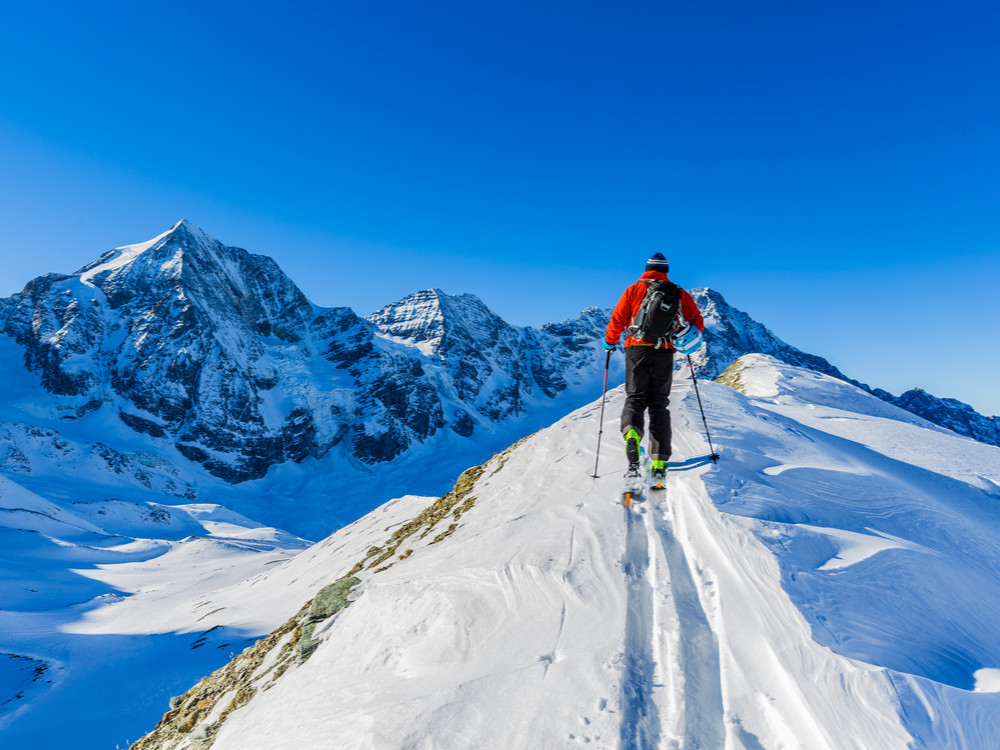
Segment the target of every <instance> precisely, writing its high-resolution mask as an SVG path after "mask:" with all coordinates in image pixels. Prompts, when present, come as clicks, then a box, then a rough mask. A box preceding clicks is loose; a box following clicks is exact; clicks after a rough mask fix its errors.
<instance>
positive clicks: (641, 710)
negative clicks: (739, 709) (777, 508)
mask: <svg viewBox="0 0 1000 750" xmlns="http://www.w3.org/2000/svg"><path fill="white" fill-rule="evenodd" d="M671 484H672V485H673V486H672V489H673V490H674V492H677V491H678V490H679V485H678V484H677V482H672V483H671ZM670 515H671V511H670V504H669V500H668V499H667V496H666V495H665V494H664V495H663V496H662V497H658V496H657V495H656V494H653V493H650V495H649V497H648V499H647V501H646V502H645V503H643V504H642V505H639V506H636V507H635V508H634V509H632V510H626V511H625V524H626V542H625V554H624V557H623V568H624V572H625V577H626V582H627V587H628V588H627V596H626V602H627V610H626V615H625V637H624V675H623V679H622V694H621V705H622V724H621V733H620V738H621V747H622V748H623V750H633V749H634V750H652V749H653V748H657V747H660V746H661V743H662V742H663V737H662V734H663V727H662V725H661V718H660V715H661V713H663V711H664V707H663V706H661V705H660V703H662V701H660V700H658V699H657V695H658V690H662V689H663V688H665V687H666V685H665V683H666V682H667V681H668V680H669V679H670V671H671V670H670V666H669V665H668V664H665V663H662V660H663V658H664V657H663V656H662V654H663V653H664V652H665V651H666V650H668V649H669V647H670V645H674V648H675V649H676V651H677V654H676V661H677V666H678V669H679V673H680V674H679V676H680V678H681V679H682V680H683V685H682V686H681V688H682V690H681V692H682V694H683V702H682V705H681V706H678V707H677V708H678V712H679V713H678V719H679V727H678V729H679V731H680V747H683V748H698V749H699V750H722V749H723V748H724V747H725V742H726V729H725V721H724V719H725V716H724V709H723V702H722V669H721V664H720V659H719V643H718V637H717V636H716V634H715V632H714V631H713V629H712V627H711V625H710V624H709V621H708V617H707V615H706V614H705V610H704V608H703V607H702V604H701V600H700V598H699V595H698V587H697V585H696V583H695V580H694V577H693V576H692V574H691V569H690V565H689V563H688V559H687V556H686V554H685V552H684V547H683V545H682V544H681V543H680V542H679V541H678V540H677V538H676V536H675V535H674V531H673V528H672V523H671V520H670ZM657 560H660V561H662V562H661V564H660V565H657V564H656V562H657ZM661 598H662V599H663V600H662V601H661V600H660V599H661ZM671 627H673V628H674V632H673V633H672V634H671V633H670V632H669V630H670V628H671ZM661 639H668V640H670V641H672V644H666V645H667V648H663V647H662V646H661V645H660V644H659V641H660V640H661Z"/></svg>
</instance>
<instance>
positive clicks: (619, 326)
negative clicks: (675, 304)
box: [604, 271, 705, 349]
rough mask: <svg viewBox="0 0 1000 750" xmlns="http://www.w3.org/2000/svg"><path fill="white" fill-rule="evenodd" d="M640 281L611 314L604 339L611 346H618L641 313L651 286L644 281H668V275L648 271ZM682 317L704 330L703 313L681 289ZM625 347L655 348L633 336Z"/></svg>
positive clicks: (627, 290) (626, 342)
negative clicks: (624, 332)
mask: <svg viewBox="0 0 1000 750" xmlns="http://www.w3.org/2000/svg"><path fill="white" fill-rule="evenodd" d="M639 279H640V280H639V281H637V282H635V283H634V284H633V285H632V286H630V287H629V288H628V289H626V290H625V293H624V294H622V298H621V299H620V300H618V305H617V306H616V307H615V311H614V312H613V313H612V314H611V322H610V323H608V331H607V333H606V334H604V338H605V339H607V342H608V343H609V344H617V343H618V339H619V338H621V335H622V331H624V330H625V329H626V328H628V327H629V326H630V325H632V320H633V319H634V318H635V314H636V313H637V312H639V306H640V305H642V298H643V297H645V296H646V289H648V288H649V284H646V283H645V282H644V281H642V279H651V280H653V281H668V280H669V279H667V275H666V274H665V273H661V272H659V271H646V273H644V274H643V275H642V276H640V277H639ZM681 315H683V316H684V320H686V321H687V322H688V323H690V324H691V325H693V326H694V327H695V328H697V329H698V330H699V331H702V330H704V328H705V321H704V320H702V317H701V312H699V310H698V305H696V304H695V301H694V299H693V298H692V297H691V295H690V294H688V293H687V292H686V291H685V290H683V289H681ZM625 346H653V344H650V343H649V342H647V341H639V340H638V339H636V338H633V337H632V336H629V337H628V338H626V339H625ZM668 346H669V347H670V348H671V349H673V348H674V347H673V345H671V344H668Z"/></svg>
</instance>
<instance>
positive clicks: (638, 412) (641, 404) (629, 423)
mask: <svg viewBox="0 0 1000 750" xmlns="http://www.w3.org/2000/svg"><path fill="white" fill-rule="evenodd" d="M673 379H674V350H673V349H654V348H653V347H652V346H627V347H625V393H626V398H625V408H624V409H622V422H621V424H622V435H624V434H625V433H626V432H628V431H629V430H635V431H636V432H638V433H639V435H640V436H641V435H644V434H645V430H644V429H643V428H644V426H645V422H646V420H645V416H646V410H647V409H649V444H648V449H649V458H650V459H651V460H653V461H668V460H670V410H669V409H667V405H668V404H669V403H670V385H671V383H672V382H673Z"/></svg>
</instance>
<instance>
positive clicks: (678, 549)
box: [647, 482, 726, 750]
mask: <svg viewBox="0 0 1000 750" xmlns="http://www.w3.org/2000/svg"><path fill="white" fill-rule="evenodd" d="M673 484H674V487H672V488H671V489H673V490H674V491H675V492H676V491H677V483H676V482H674V483H673ZM664 505H666V503H664ZM647 518H648V519H650V520H647V524H648V525H651V526H652V531H653V532H654V535H655V538H656V539H658V540H659V542H660V545H661V547H662V550H663V554H664V556H665V558H666V562H667V568H668V570H669V576H670V590H671V592H672V594H673V599H674V608H675V610H676V612H677V620H678V623H679V641H680V653H679V661H680V667H681V672H682V674H683V676H684V725H683V735H684V743H683V747H685V748H699V749H700V750H721V749H722V748H723V747H725V744H726V730H725V724H724V712H723V707H722V670H721V666H720V663H719V641H718V638H717V637H716V634H715V632H714V631H713V630H712V627H711V625H709V622H708V617H707V616H706V615H705V610H704V608H703V607H702V606H701V600H700V599H699V597H698V587H697V586H696V584H695V581H694V577H693V576H692V575H691V568H690V566H689V565H688V560H687V556H686V555H685V553H684V547H683V546H682V545H681V544H680V542H678V541H677V538H676V537H675V536H674V532H673V529H672V528H671V523H670V520H669V517H668V511H667V510H666V509H665V508H664V507H663V505H658V507H656V508H654V509H652V512H650V513H649V514H647Z"/></svg>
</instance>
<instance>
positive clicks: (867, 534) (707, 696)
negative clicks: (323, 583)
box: [163, 357, 1000, 750]
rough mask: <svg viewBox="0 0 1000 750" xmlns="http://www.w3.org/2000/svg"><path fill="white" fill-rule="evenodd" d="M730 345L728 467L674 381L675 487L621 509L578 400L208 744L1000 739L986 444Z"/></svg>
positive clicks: (589, 416)
mask: <svg viewBox="0 0 1000 750" xmlns="http://www.w3.org/2000/svg"><path fill="white" fill-rule="evenodd" d="M741 364H742V367H743V369H744V372H743V387H744V389H745V390H746V391H747V392H748V394H749V395H744V394H741V393H738V392H736V391H733V390H730V389H728V388H725V387H723V386H720V385H717V384H713V383H705V384H704V390H703V396H704V398H705V402H706V406H707V411H708V416H709V420H710V424H711V425H713V427H714V428H715V436H716V438H717V447H718V448H719V450H720V452H721V453H722V454H723V459H722V461H721V462H720V463H719V464H718V465H717V466H712V465H709V464H708V463H707V462H706V461H705V460H704V456H705V455H707V453H708V451H707V445H706V444H705V443H704V441H703V438H702V437H701V420H700V417H699V416H698V413H697V405H696V403H695V402H694V394H693V393H692V392H691V390H690V387H689V385H688V384H687V383H680V384H678V385H677V387H676V388H675V393H674V403H675V407H674V408H675V415H676V416H675V426H676V432H675V456H676V458H678V459H679V461H678V466H677V470H676V471H674V472H672V474H671V476H670V478H669V480H668V484H669V496H668V498H655V497H654V498H650V500H649V501H648V503H647V504H646V505H645V506H643V507H642V508H641V509H640V510H641V511H642V512H640V513H638V514H633V515H631V516H626V515H624V512H623V509H622V508H621V507H620V506H619V505H617V504H616V503H615V497H616V493H617V490H618V486H619V480H618V477H619V476H620V472H621V470H622V469H623V468H624V467H623V465H622V464H623V461H622V458H621V456H620V454H618V449H617V446H615V445H614V444H613V443H612V444H611V445H610V446H608V445H607V444H606V446H607V448H606V450H607V453H605V455H604V462H603V464H604V466H603V469H602V476H601V478H599V479H597V480H594V479H592V478H591V477H590V476H589V475H590V473H591V471H592V468H593V460H594V453H593V447H594V445H593V444H594V441H595V439H596V431H597V415H598V411H599V407H598V405H597V404H592V405H590V406H588V407H585V408H584V409H581V410H579V411H577V412H575V413H573V414H571V415H570V416H568V417H567V418H565V419H563V420H561V421H560V422H558V423H557V424H555V425H554V426H552V427H550V428H547V429H545V430H543V431H541V432H540V433H538V434H537V435H535V436H533V437H532V438H530V439H528V440H527V441H525V442H524V443H523V444H522V445H520V446H519V447H517V448H515V449H514V450H513V451H511V453H510V454H509V456H508V457H507V458H506V460H505V462H504V463H503V465H502V466H498V464H499V462H496V463H493V464H490V465H488V466H487V469H488V471H487V473H486V474H484V476H483V478H482V479H480V480H479V482H478V484H477V485H476V489H475V495H476V497H477V502H476V504H475V506H474V507H473V508H472V509H471V510H469V511H468V512H467V513H466V515H465V516H464V517H463V522H462V525H461V526H460V527H459V528H458V529H457V530H456V531H455V533H454V534H453V535H452V536H451V537H450V538H448V539H447V540H446V541H445V542H444V543H441V544H437V545H432V546H427V547H424V548H421V549H418V550H417V551H416V552H415V553H414V554H412V555H410V556H408V557H407V558H406V559H402V560H399V561H398V562H396V563H395V565H394V566H393V567H391V568H389V569H388V570H382V571H380V572H375V573H372V572H369V571H364V572H362V573H359V574H358V575H359V576H361V577H362V579H363V583H362V585H361V587H360V588H359V589H358V591H357V592H356V593H355V596H354V599H355V601H354V603H353V604H352V605H351V606H350V607H349V608H347V609H345V610H343V611H342V612H340V613H339V614H338V615H336V616H335V617H334V618H332V619H331V620H330V621H329V622H327V623H325V624H324V626H323V628H322V629H321V633H322V638H323V643H322V645H321V646H320V648H319V649H318V650H317V651H316V653H315V654H314V655H313V656H312V658H311V659H310V660H309V661H307V662H305V663H304V664H303V665H301V666H299V667H297V668H294V669H292V670H290V671H289V672H287V673H286V674H285V675H284V676H283V677H282V678H281V679H280V680H278V682H277V683H276V684H275V685H274V686H273V687H272V688H271V689H270V690H268V691H265V692H262V693H259V694H258V695H257V696H256V697H255V698H254V699H253V700H252V701H251V702H250V703H249V704H247V705H246V706H244V707H242V708H240V709H238V710H237V711H235V712H233V713H232V714H231V715H230V717H229V719H228V720H227V721H226V722H225V723H224V724H223V725H222V726H221V731H219V734H218V738H217V741H216V743H215V745H214V747H215V748H221V749H222V750H227V749H231V748H271V747H280V746H295V747H297V748H313V747H315V748H319V747H326V746H328V745H329V743H330V742H336V743H337V746H338V747H345V748H371V747H375V748H403V747H405V748H423V747H427V748H430V747H434V748H466V747H480V748H494V747H495V748H509V747H546V748H548V747H553V748H554V747H574V746H576V745H577V744H583V743H592V744H595V745H596V746H598V747H619V746H621V747H655V746H660V747H683V748H694V747H700V748H711V747H716V748H723V747H733V748H739V747H742V748H750V749H756V748H779V747H808V748H810V750H812V749H813V748H817V749H822V748H831V749H836V750H839V749H841V748H858V749H860V748H872V747H878V748H905V747H909V746H911V743H918V746H920V745H921V743H922V746H925V747H931V748H944V747H948V748H979V747H990V746H993V744H995V742H996V740H997V738H998V737H1000V722H998V720H997V719H996V718H994V717H995V716H997V715H998V713H997V711H996V709H997V707H998V699H1000V696H998V695H997V694H996V693H991V692H986V691H987V690H988V689H992V688H993V687H995V681H992V679H991V678H992V675H994V674H995V671H993V670H995V668H996V667H997V665H998V664H1000V647H997V646H996V643H997V639H996V638H995V632H994V631H995V626H994V625H993V623H995V622H997V621H998V619H1000V618H998V617H997V615H998V614H1000V611H998V609H1000V587H998V585H997V584H996V582H995V581H994V580H990V579H988V578H987V576H986V575H985V574H984V573H985V570H986V569H987V568H988V566H989V564H990V562H991V561H992V559H993V557H994V556H995V555H996V554H997V551H998V550H1000V543H998V540H997V539H996V536H995V534H993V532H992V531H991V528H996V527H997V526H998V524H997V523H996V521H998V520H1000V518H997V514H998V510H997V507H996V506H997V504H996V500H997V496H996V490H995V487H996V484H995V483H996V482H997V481H998V480H1000V474H998V470H1000V461H998V460H997V458H998V457H997V449H995V448H992V447H989V446H983V445H981V444H977V443H975V442H973V441H971V440H968V439H965V438H960V437H958V436H955V435H953V434H951V433H948V432H947V431H944V430H942V429H940V428H937V427H935V426H933V425H931V424H930V423H926V422H923V421H922V420H920V419H919V418H916V417H913V416H912V415H910V414H907V413H905V412H903V411H901V410H898V409H895V408H894V407H891V406H888V405H886V404H885V403H884V402H881V401H879V400H877V399H876V398H874V397H872V396H870V395H868V394H866V393H864V392H863V391H861V390H859V389H856V388H854V387H853V386H850V385H849V384H844V383H842V382H840V381H836V380H834V379H832V378H829V377H827V376H823V375H818V374H816V373H813V372H811V371H808V370H804V369H800V368H794V367H790V366H787V365H783V364H781V363H779V362H777V361H776V360H773V359H770V358H767V357H749V358H744V360H741ZM811 401H813V402H817V403H811ZM620 406H621V392H620V391H616V392H613V393H612V394H611V395H610V396H609V406H608V415H609V417H608V419H607V424H606V430H607V432H608V435H614V430H615V428H616V427H617V424H616V420H615V418H614V416H613V415H615V414H616V413H617V412H618V410H619V409H620ZM684 459H687V460H684ZM991 488H992V489H991ZM335 537H336V534H335V535H334V537H333V538H335ZM342 572H343V571H341V573H342ZM330 573H331V579H332V578H333V577H335V576H336V575H337V574H338V572H337V569H336V568H334V567H331V569H330ZM918 597H919V598H920V609H919V610H918V611H919V618H917V617H916V615H917V611H912V610H908V609H906V607H905V606H900V605H906V604H912V603H913V599H915V598H918ZM898 600H901V601H898ZM956 624H963V627H960V628H956V627H955V625H956ZM917 625H919V627H916V626H917ZM977 687H978V691H977V690H976V688H977ZM163 746H164V747H167V746H171V745H163ZM173 746H178V747H183V746H184V744H183V743H181V744H180V745H173Z"/></svg>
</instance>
